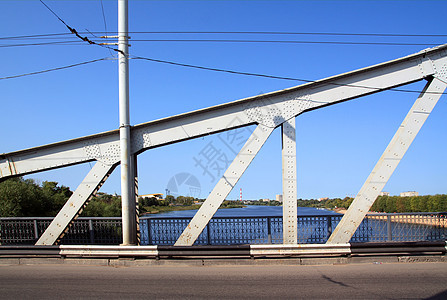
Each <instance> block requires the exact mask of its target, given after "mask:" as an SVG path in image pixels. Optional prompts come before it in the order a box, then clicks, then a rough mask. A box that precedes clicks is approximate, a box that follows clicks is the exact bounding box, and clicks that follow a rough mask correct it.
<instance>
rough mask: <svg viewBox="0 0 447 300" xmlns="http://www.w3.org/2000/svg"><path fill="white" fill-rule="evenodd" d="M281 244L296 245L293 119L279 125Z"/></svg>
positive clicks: (294, 136)
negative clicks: (280, 139) (281, 196)
mask: <svg viewBox="0 0 447 300" xmlns="http://www.w3.org/2000/svg"><path fill="white" fill-rule="evenodd" d="M281 129H282V189H283V243H284V244H297V243H298V236H297V234H298V230H297V203H296V201H297V190H296V133H295V118H292V119H290V120H288V121H286V122H284V123H283V124H282V125H281Z"/></svg>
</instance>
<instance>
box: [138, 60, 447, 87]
mask: <svg viewBox="0 0 447 300" xmlns="http://www.w3.org/2000/svg"><path fill="white" fill-rule="evenodd" d="M131 58H132V59H139V60H147V61H151V62H157V63H163V64H169V65H174V66H180V67H187V68H193V69H200V70H207V71H215V72H223V73H230V74H237V75H246V76H255V77H263V78H271V79H281V80H291V81H301V82H305V83H315V82H318V81H315V80H308V79H300V78H292V77H282V76H274V75H267V74H259V73H249V72H239V71H234V70H225V69H218V68H210V67H204V66H197V65H190V64H184V63H178V62H173V61H166V60H160V59H154V58H148V57H141V56H131ZM328 84H331V85H335V86H346V87H355V88H364V89H370V90H381V89H382V88H377V87H368V86H361V85H353V84H341V83H328ZM389 90H390V91H394V92H404V93H417V94H420V93H421V92H420V91H415V90H406V89H396V88H392V89H389ZM427 93H429V94H437V95H446V94H447V93H438V92H427Z"/></svg>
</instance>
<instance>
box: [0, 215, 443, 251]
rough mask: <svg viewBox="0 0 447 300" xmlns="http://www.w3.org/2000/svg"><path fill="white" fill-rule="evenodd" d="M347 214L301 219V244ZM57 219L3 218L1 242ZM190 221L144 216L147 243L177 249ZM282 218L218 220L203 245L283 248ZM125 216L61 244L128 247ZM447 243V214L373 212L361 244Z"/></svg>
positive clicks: (83, 223) (28, 238) (97, 222)
mask: <svg viewBox="0 0 447 300" xmlns="http://www.w3.org/2000/svg"><path fill="white" fill-rule="evenodd" d="M341 218H342V215H334V214H331V215H318V216H298V243H300V244H321V243H325V242H326V241H327V239H328V237H329V236H330V234H331V233H332V231H333V230H334V229H335V227H336V226H337V224H338V222H340V220H341ZM51 220H52V218H39V217H34V218H32V217H30V218H0V244H2V245H20V244H34V243H35V242H36V241H37V240H38V238H39V236H40V235H41V234H42V233H43V232H44V231H45V229H46V228H47V227H48V226H49V224H50V222H51ZM190 220H191V219H190V218H158V217H145V216H143V217H141V218H140V230H141V244H142V245H173V244H174V243H175V241H176V240H177V238H178V237H179V236H180V234H181V233H182V231H183V230H184V228H185V227H186V226H187V224H188V223H189V221H190ZM282 235H283V234H282V217H272V216H266V217H215V218H213V219H212V220H211V221H210V222H209V224H208V225H207V227H206V228H205V230H203V232H202V234H201V235H200V236H199V238H198V239H197V241H196V244H197V245H236V244H281V243H282ZM121 236H122V232H121V218H120V217H80V218H78V219H77V220H76V221H75V222H74V223H73V225H72V226H71V227H70V229H69V230H68V232H67V233H66V235H65V236H64V237H63V238H62V240H61V242H60V243H61V244H78V245H83V244H90V245H101V244H103V245H117V244H120V243H122V237H121ZM446 239H447V213H399V214H384V213H380V214H368V215H367V216H366V218H365V219H364V220H363V222H362V224H361V225H360V226H359V228H358V229H357V231H356V233H355V234H354V236H353V237H352V239H351V243H355V242H386V241H440V240H446Z"/></svg>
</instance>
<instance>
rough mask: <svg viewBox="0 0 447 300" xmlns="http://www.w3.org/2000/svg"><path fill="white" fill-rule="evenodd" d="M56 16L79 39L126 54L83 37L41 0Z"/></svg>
mask: <svg viewBox="0 0 447 300" xmlns="http://www.w3.org/2000/svg"><path fill="white" fill-rule="evenodd" d="M39 1H40V2H41V3H42V4H43V5H44V6H45V7H46V8H47V9H48V10H49V11H50V12H51V13H52V14H53V15H54V16H56V18H57V19H58V20H59V21H61V22H62V23H63V24H64V25H65V26H66V27H67V28H68V30H70V32H71V33H73V34H74V35H75V36H77V37H78V38H79V39H81V40H82V41H84V42H87V43H89V44H90V45H96V46H100V47H103V48H107V49H109V50H113V51H116V52H120V53H122V54H123V55H125V54H124V53H123V52H122V51H121V50H118V49H115V48H112V47H109V46H106V45H101V44H98V43H96V42H93V41H92V40H90V39H89V38H88V37H83V36H81V35H80V34H79V33H78V32H77V31H76V29H74V28H72V27H70V26H68V25H67V23H65V22H64V20H62V18H60V17H59V16H58V15H57V14H56V13H55V12H54V11H53V10H52V9H51V8H50V7H49V6H48V5H46V4H45V3H44V2H43V1H42V0H39Z"/></svg>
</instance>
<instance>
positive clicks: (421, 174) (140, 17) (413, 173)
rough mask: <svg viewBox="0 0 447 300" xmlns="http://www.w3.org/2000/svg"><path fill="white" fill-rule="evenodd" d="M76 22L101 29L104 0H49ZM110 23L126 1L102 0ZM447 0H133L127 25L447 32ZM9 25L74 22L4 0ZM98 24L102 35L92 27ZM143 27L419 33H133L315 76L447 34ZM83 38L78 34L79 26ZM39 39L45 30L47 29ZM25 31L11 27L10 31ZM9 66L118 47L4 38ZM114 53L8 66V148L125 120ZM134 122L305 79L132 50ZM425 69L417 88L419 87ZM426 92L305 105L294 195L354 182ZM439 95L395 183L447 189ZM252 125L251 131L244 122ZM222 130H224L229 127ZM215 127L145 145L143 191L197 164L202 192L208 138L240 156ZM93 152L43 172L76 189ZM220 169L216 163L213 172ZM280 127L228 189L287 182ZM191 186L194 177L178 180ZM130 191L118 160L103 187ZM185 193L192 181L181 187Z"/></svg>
mask: <svg viewBox="0 0 447 300" xmlns="http://www.w3.org/2000/svg"><path fill="white" fill-rule="evenodd" d="M45 3H47V4H48V5H49V6H50V7H51V8H52V9H53V10H54V11H55V12H56V13H57V14H58V15H59V16H60V17H61V18H62V19H63V20H64V21H65V22H66V23H67V24H68V25H70V26H71V27H73V28H75V29H77V30H78V31H86V29H87V30H89V31H92V32H98V31H104V21H103V15H102V10H101V1H48V0H47V1H45ZM103 7H104V14H105V18H106V24H107V28H108V30H109V31H116V28H117V20H116V18H117V3H116V1H114V0H104V1H103ZM446 11H447V1H428V0H425V1H142V0H141V1H130V4H129V30H130V31H140V32H141V31H164V32H166V31H219V32H222V31H226V32H228V31H258V32H259V31H269V32H307V33H312V32H335V33H384V34H395V33H398V34H424V35H427V34H447V32H446V31H445V28H446V25H447V18H445V12H446ZM0 28H1V29H0V36H1V37H11V36H21V35H35V34H49V33H66V32H67V29H66V27H65V26H64V25H63V24H62V23H61V22H60V21H59V20H58V19H57V18H55V17H54V16H53V15H52V14H51V13H50V12H49V11H48V10H47V9H46V8H45V7H44V6H43V5H42V4H41V3H40V2H39V1H5V0H3V1H0ZM88 36H89V37H91V38H93V37H92V36H90V35H88ZM131 37H132V38H133V39H134V40H136V39H186V38H191V39H198V38H202V39H218V38H222V39H258V40H259V39H261V40H279V39H286V40H301V41H355V42H394V43H418V44H424V45H415V46H408V45H405V46H383V45H332V44H282V43H210V42H188V43H187V42H137V41H135V42H131V44H132V46H131V48H130V52H131V54H133V55H137V56H144V57H149V58H155V59H161V60H169V61H175V62H180V63H186V64H193V65H201V66H207V67H213V68H222V69H230V70H236V71H242V72H252V73H262V74H270V75H276V76H284V77H294V78H304V79H308V80H317V79H321V78H325V77H328V76H332V75H336V74H339V73H343V72H347V71H352V70H355V69H358V68H362V67H366V66H369V65H372V64H377V63H381V62H385V61H388V60H391V59H395V58H399V57H402V56H405V55H409V54H412V53H415V52H418V51H420V50H422V49H425V48H428V47H429V46H427V45H425V44H443V43H446V42H447V37H419V38H417V37H389V38H385V37H352V36H350V37H349V36H348V37H340V36H329V37H328V36H315V35H305V36H274V35H235V34H228V35H217V36H216V35H211V34H209V35H205V34H202V35H197V34H189V35H180V34H177V35H174V34H157V35H154V34H153V35H143V34H131ZM73 40H74V39H73ZM43 41H44V40H43V39H39V40H38V42H43ZM24 42H29V40H20V41H12V40H10V39H8V40H2V41H1V42H0V45H8V44H14V43H24ZM0 51H1V52H2V57H3V60H2V63H1V69H0V77H4V76H10V75H17V74H23V73H28V72H34V71H40V70H44V69H49V68H55V67H60V66H66V65H70V64H75V63H79V62H83V61H88V60H92V59H97V58H103V57H110V53H109V51H108V50H107V49H104V48H101V47H97V46H92V45H85V44H84V45H47V46H27V47H0ZM117 70H118V67H117V63H116V61H115V60H108V61H101V62H97V63H94V64H89V65H85V66H80V67H75V68H70V69H66V70H61V71H55V72H49V73H45V74H40V75H34V76H28V77H22V78H17V79H7V80H0V88H1V91H2V93H1V94H2V98H1V112H2V113H1V118H0V126H1V128H2V129H1V130H0V141H1V142H0V153H7V152H11V151H15V150H20V149H24V148H30V147H35V146H39V145H44V144H48V143H53V142H58V141H62V140H67V139H72V138H76V137H81V136H85V135H90V134H94V133H98V132H103V131H108V130H113V129H116V128H117V127H118V77H117ZM130 82H131V83H130V101H131V110H130V112H131V123H132V124H133V125H136V124H139V123H144V122H148V121H151V120H155V119H159V118H162V117H167V116H170V115H175V114H179V113H184V112H188V111H192V110H196V109H200V108H204V107H208V106H212V105H217V104H222V103H225V102H229V101H233V100H237V99H241V98H245V97H249V96H253V95H257V94H260V93H266V92H271V91H275V90H279V89H284V88H288V87H291V86H295V85H299V84H300V83H299V82H292V81H285V80H277V79H267V78H258V77H250V76H242V75H232V74H225V73H217V72H210V71H203V70H194V69H188V68H182V67H177V66H170V65H165V64H159V63H153V62H147V61H137V60H133V61H131V63H130ZM422 86H423V83H416V84H412V85H409V86H408V88H411V89H416V90H421V89H422ZM416 97H417V94H409V93H398V92H392V91H389V92H384V93H379V94H376V95H371V96H368V97H364V98H360V99H357V100H353V101H349V102H345V103H342V104H337V105H334V106H330V107H326V108H324V109H320V110H316V111H312V112H309V113H305V114H303V115H301V116H299V117H298V118H297V153H298V158H297V160H298V197H299V198H304V199H309V198H319V197H342V198H343V197H345V196H347V195H349V196H352V195H355V194H356V193H357V192H358V190H359V189H360V187H361V186H362V184H363V182H364V181H365V179H366V178H367V176H368V175H369V173H370V171H371V170H372V168H373V167H374V165H375V163H376V162H377V160H378V159H379V157H380V155H381V154H382V152H383V150H384V149H385V147H386V145H387V144H388V142H389V141H390V139H391V138H392V136H393V134H394V132H395V131H396V130H397V128H398V126H399V124H400V123H401V122H402V120H403V118H404V117H405V115H406V113H407V112H408V110H409V108H410V107H411V105H412V103H413V102H414V100H415V99H416ZM446 100H447V98H446V96H442V98H441V99H440V101H439V103H438V105H437V106H436V108H435V110H434V111H433V113H432V115H431V116H430V117H429V119H428V120H427V122H426V124H425V125H424V127H423V128H422V130H421V131H420V133H419V135H418V137H417V138H416V140H415V141H414V143H413V145H412V146H411V147H410V149H409V151H408V152H407V154H406V156H405V157H404V159H403V160H402V162H401V164H400V165H399V167H398V168H397V170H396V171H395V173H394V174H393V176H392V177H391V179H390V181H389V182H388V184H387V185H386V187H385V189H384V190H385V191H388V192H390V193H391V194H399V193H400V192H403V191H409V190H415V191H418V192H419V193H420V194H436V193H446V192H447V191H446V186H447V184H446V182H447V172H446V170H447V156H446V155H445V149H446V148H447V139H446V131H447V122H446V116H447V103H446ZM247 133H248V131H247V132H245V133H244V132H243V133H242V134H247ZM220 138H222V136H221V137H220ZM220 138H219V136H210V137H206V138H201V139H197V140H193V141H188V142H185V143H182V144H177V145H171V146H168V147H163V148H159V149H154V150H150V151H146V152H145V153H143V154H142V155H140V156H139V181H140V184H139V188H140V194H147V193H156V192H161V193H164V192H165V189H166V187H167V185H168V182H169V181H170V180H171V178H173V177H175V176H176V175H177V174H179V173H184V172H186V173H188V174H191V175H192V176H194V177H196V178H197V180H198V182H199V183H200V195H199V196H200V197H206V196H207V195H208V193H209V192H210V191H211V189H212V188H213V186H214V184H215V183H216V182H217V179H216V178H215V179H213V178H212V177H211V176H209V175H207V174H204V173H203V170H202V169H200V168H199V167H198V166H196V165H195V161H194V158H197V157H199V156H200V153H201V151H202V150H203V149H204V148H205V147H206V146H207V145H210V143H211V144H212V145H214V146H215V147H217V148H218V150H220V151H222V153H225V154H226V155H227V156H228V157H230V156H231V155H234V154H232V153H233V151H232V150H235V149H229V148H226V147H225V145H224V144H222V139H220ZM90 168H91V165H90V164H83V165H78V166H74V167H69V168H64V169H60V170H54V171H48V172H43V173H37V174H33V175H31V176H30V177H31V178H35V179H37V180H38V181H44V180H51V181H57V182H59V183H60V184H63V185H66V186H69V187H70V188H72V189H73V190H74V189H75V188H76V186H77V185H78V184H79V183H80V182H81V181H82V179H83V178H84V176H85V175H86V174H87V172H88V171H89V170H90ZM214 175H216V176H214V177H217V174H214ZM281 186H282V185H281V139H280V135H279V130H276V131H275V132H274V134H273V135H272V136H271V137H270V139H269V140H268V141H267V143H266V144H265V145H264V147H263V148H262V150H261V152H260V153H259V155H258V156H257V157H256V158H255V160H254V162H253V163H252V165H251V166H250V167H249V168H248V170H247V172H246V173H245V174H244V176H243V177H242V179H241V180H240V182H239V183H238V185H237V186H236V188H235V189H234V191H233V192H232V193H231V194H230V197H229V198H230V199H235V198H237V197H238V196H239V189H240V188H242V189H243V196H244V198H245V199H259V198H271V199H273V198H274V197H275V195H276V194H280V193H281V189H282V187H281ZM181 188H185V186H183V187H181ZM101 190H102V191H104V192H108V193H115V192H116V193H118V194H119V193H120V183H119V168H118V169H116V170H115V172H114V174H113V175H112V176H111V177H110V178H109V180H108V181H107V182H106V184H105V185H104V186H103V188H102V189H101ZM183 193H188V190H187V189H186V188H185V189H184V192H183Z"/></svg>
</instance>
